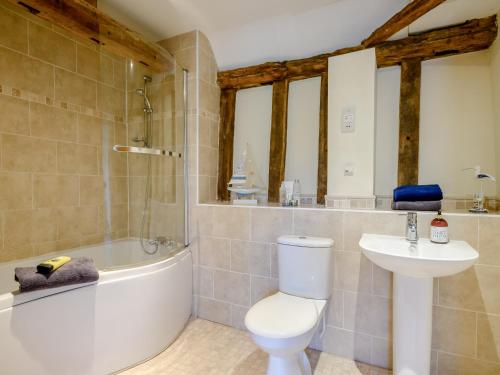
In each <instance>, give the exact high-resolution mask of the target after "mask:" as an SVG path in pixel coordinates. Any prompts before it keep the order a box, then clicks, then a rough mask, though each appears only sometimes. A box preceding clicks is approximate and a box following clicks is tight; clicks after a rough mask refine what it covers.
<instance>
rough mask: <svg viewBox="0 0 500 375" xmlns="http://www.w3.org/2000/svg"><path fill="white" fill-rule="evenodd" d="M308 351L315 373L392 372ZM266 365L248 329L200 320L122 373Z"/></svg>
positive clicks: (196, 373)
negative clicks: (242, 329)
mask: <svg viewBox="0 0 500 375" xmlns="http://www.w3.org/2000/svg"><path fill="white" fill-rule="evenodd" d="M307 354H308V356H309V359H310V361H311V365H312V367H313V369H314V374H315V375H390V374H391V372H390V371H388V370H385V369H380V368H376V367H372V366H368V365H365V364H361V363H357V362H354V361H351V360H348V359H345V358H340V357H336V356H334V355H331V354H326V353H321V352H318V351H316V350H308V352H307ZM266 365H267V356H266V354H265V353H263V352H262V351H260V350H259V349H258V348H257V347H256V346H255V344H254V343H253V342H252V339H251V338H250V336H249V335H248V334H247V333H246V332H243V331H239V330H237V329H234V328H231V327H227V326H223V325H220V324H216V323H212V322H209V321H207V320H201V319H197V320H193V321H191V322H190V323H189V324H188V326H187V327H186V329H185V330H184V332H183V333H182V334H181V335H180V336H179V338H178V339H177V340H176V341H175V342H174V343H173V344H172V345H171V346H170V347H169V348H167V349H166V350H165V351H164V352H162V353H160V354H159V355H158V356H156V357H155V358H153V359H151V360H149V361H147V362H145V363H142V364H140V365H138V366H136V367H133V368H131V369H129V370H127V371H124V372H122V373H121V375H159V374H161V375H174V374H175V375H223V374H224V375H260V374H262V375H264V374H265V373H266Z"/></svg>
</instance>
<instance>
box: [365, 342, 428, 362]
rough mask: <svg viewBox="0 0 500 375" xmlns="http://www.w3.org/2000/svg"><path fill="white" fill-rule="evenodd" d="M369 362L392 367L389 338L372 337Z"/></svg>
mask: <svg viewBox="0 0 500 375" xmlns="http://www.w3.org/2000/svg"><path fill="white" fill-rule="evenodd" d="M431 361H432V360H431ZM370 363H371V364H372V365H374V366H379V367H382V368H392V342H391V341H390V340H385V339H381V338H378V337H374V338H373V341H372V358H371V361H370Z"/></svg>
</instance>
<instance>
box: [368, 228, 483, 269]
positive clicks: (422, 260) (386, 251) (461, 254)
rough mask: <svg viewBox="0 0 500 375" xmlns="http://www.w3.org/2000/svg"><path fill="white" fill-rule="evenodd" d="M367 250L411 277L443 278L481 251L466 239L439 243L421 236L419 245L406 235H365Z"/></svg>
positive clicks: (469, 263) (372, 257) (377, 260)
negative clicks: (408, 239)
mask: <svg viewBox="0 0 500 375" xmlns="http://www.w3.org/2000/svg"><path fill="white" fill-rule="evenodd" d="M359 246H361V248H362V251H363V253H364V254H365V255H366V256H367V257H368V259H370V260H371V261H372V262H373V263H375V264H376V265H378V266H379V267H382V268H385V269H386V270H389V271H393V272H396V273H399V274H401V275H405V276H411V277H442V276H449V275H453V274H455V273H459V272H461V271H464V270H465V269H467V268H469V267H470V266H472V265H473V264H474V262H475V261H476V260H477V258H478V257H479V254H478V252H477V251H476V250H474V249H473V248H472V247H471V246H470V245H469V244H468V243H467V242H465V241H450V242H449V243H447V244H436V243H433V242H431V241H430V240H429V239H428V238H421V239H419V240H418V242H417V244H416V245H412V244H410V242H408V241H407V240H406V239H405V238H404V237H396V236H385V235H380V234H363V236H362V237H361V240H360V241H359Z"/></svg>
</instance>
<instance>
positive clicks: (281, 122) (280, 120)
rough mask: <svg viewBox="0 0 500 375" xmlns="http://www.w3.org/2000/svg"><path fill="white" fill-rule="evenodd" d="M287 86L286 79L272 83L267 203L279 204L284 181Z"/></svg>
mask: <svg viewBox="0 0 500 375" xmlns="http://www.w3.org/2000/svg"><path fill="white" fill-rule="evenodd" d="M288 84H289V81H288V80H287V79H285V80H282V81H277V82H274V83H273V111H272V120H271V141H270V146H269V184H268V189H267V193H268V197H267V198H268V201H269V202H279V197H280V185H281V182H282V181H283V180H284V179H285V162H286V137H287V114H288Z"/></svg>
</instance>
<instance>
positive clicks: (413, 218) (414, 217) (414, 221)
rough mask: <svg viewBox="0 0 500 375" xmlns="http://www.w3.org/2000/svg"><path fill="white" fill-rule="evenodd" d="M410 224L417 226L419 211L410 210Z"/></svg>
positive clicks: (408, 217) (408, 218) (408, 216)
mask: <svg viewBox="0 0 500 375" xmlns="http://www.w3.org/2000/svg"><path fill="white" fill-rule="evenodd" d="M407 220H408V225H412V226H417V213H416V212H412V211H409V212H408V214H407Z"/></svg>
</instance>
